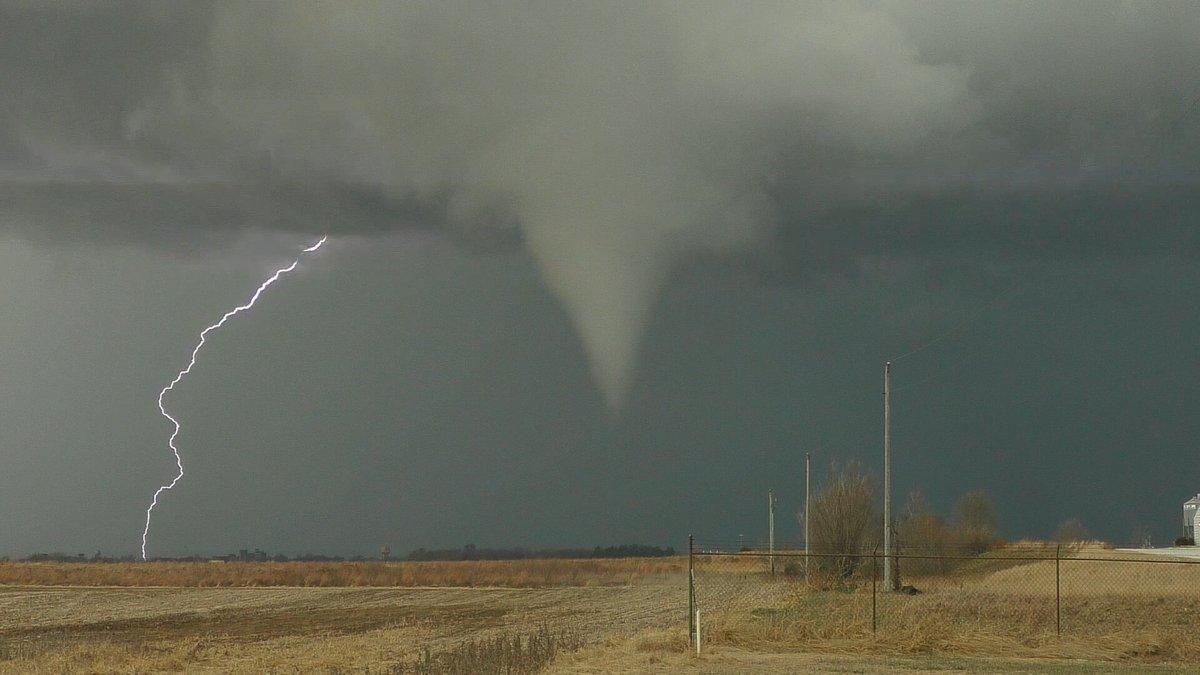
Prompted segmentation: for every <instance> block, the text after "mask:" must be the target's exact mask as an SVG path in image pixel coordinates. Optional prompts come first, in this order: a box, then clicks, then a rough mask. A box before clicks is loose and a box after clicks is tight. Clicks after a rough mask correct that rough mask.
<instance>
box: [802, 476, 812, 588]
mask: <svg viewBox="0 0 1200 675" xmlns="http://www.w3.org/2000/svg"><path fill="white" fill-rule="evenodd" d="M811 487H812V453H811V452H806V453H804V581H805V583H807V582H808V559H809V557H810V556H809V554H810V553H812V543H811V542H812V539H809V537H808V514H809V513H810V512H811V511H812V500H810V499H809V495H810V491H809V490H810V488H811Z"/></svg>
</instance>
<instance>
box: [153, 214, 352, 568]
mask: <svg viewBox="0 0 1200 675" xmlns="http://www.w3.org/2000/svg"><path fill="white" fill-rule="evenodd" d="M328 238H329V237H321V240H320V241H318V242H317V243H315V244H313V245H312V246H309V247H308V248H306V249H303V250H302V251H301V252H300V256H298V257H297V258H296V259H295V260H293V261H292V264H291V265H288V266H287V267H283V268H281V269H278V270H275V273H274V274H272V275H271V276H269V277H267V280H266V281H264V282H262V285H261V286H259V287H258V290H256V291H254V295H252V296H250V300H248V301H247V302H246V304H244V305H239V306H237V307H235V308H233V309H231V310H229V311H228V312H225V315H224V316H222V317H221V320H220V321H218V322H216V323H214V324H213V325H211V326H209V327H208V328H205V329H204V330H202V331H200V341H199V342H198V343H196V348H195V349H193V350H192V360H191V361H188V364H187V367H186V368H184V369H183V370H181V371H179V374H178V375H176V376H175V379H173V380H171V383H170V384H168V385H167V386H165V387H163V390H162V391H160V392H158V411H159V412H160V413H162V416H163V417H165V418H167V420H169V421H170V422H171V424H173V425H174V426H175V430H174V431H173V432H171V438H170V439H169V440H168V441H167V446H168V447H170V448H171V452H172V453H174V454H175V466H177V467H179V473H178V474H176V475H175V478H174V479H172V480H171V482H170V483H168V484H166V485H162V486H159V488H158V489H157V490H155V492H154V498H153V499H151V500H150V506H149V508H147V509H146V528H145V529H144V530H142V560H145V559H146V538H147V537H149V536H150V516H151V514H153V513H154V507H155V506H158V498H159V496H160V495H162V493H164V492H166V491H167V490H170V489H171V488H173V487H175V484H176V483H178V482H179V479H181V478H183V458H182V457H181V456H180V455H179V448H177V447H175V439H176V438H178V437H179V428H180V427H179V420H177V419H175V418H174V417H172V416H171V413H169V412H167V408H166V406H165V405H164V404H163V399H164V398H165V397H166V395H167V392H170V391H172V390H173V389H175V385H177V384H179V383H180V382H182V381H183V378H184V377H186V376H187V375H188V373H190V372H192V367H193V366H195V365H196V357H197V356H199V355H200V350H201V349H203V348H204V345H205V343H206V342H207V340H208V334H209V333H211V332H213V331H214V330H217V329H218V328H220V327H221V326H224V325H225V322H227V321H229V320H230V319H231V318H233V317H234V316H236V315H238V314H240V313H242V312H244V311H246V310H248V309H250V308H252V307H254V304H255V303H256V302H258V298H259V297H260V296H262V294H263V292H264V291H266V290H267V289H268V288H270V287H271V285H272V284H274V283H275V282H276V281H279V279H280V277H282V276H283V275H285V274H287V273H289V272H291V271H292V270H294V269H296V267H298V266H299V265H300V260H301V258H303V257H304V255H305V254H309V253H316V252H317V250H318V249H320V248H321V246H322V245H323V244H324V243H325V240H326V239H328Z"/></svg>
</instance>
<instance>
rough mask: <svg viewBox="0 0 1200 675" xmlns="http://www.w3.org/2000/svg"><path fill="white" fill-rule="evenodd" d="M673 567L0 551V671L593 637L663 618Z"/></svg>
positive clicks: (660, 622)
mask: <svg viewBox="0 0 1200 675" xmlns="http://www.w3.org/2000/svg"><path fill="white" fill-rule="evenodd" d="M685 567H686V561H680V560H679V559H669V560H628V561H623V560H616V561H523V562H508V563H498V562H478V563H475V562H472V563H390V564H386V565H384V564H372V563H226V564H209V563H142V564H137V563H125V564H110V565H109V564H103V563H98V564H94V565H93V564H78V565H76V564H55V563H39V564H36V565H32V564H24V563H8V564H3V565H0V580H3V582H4V583H5V584H7V585H3V586H0V672H13V673H18V672H19V673H24V672H88V671H91V672H116V671H125V672H132V671H139V672H154V671H189V672H197V671H220V672H229V671H234V672H264V671H271V670H275V671H285V672H287V671H297V670H299V671H310V670H331V669H332V670H338V671H340V670H347V671H356V672H365V671H366V672H388V671H389V670H391V669H393V668H395V667H396V666H397V665H398V664H403V663H410V662H412V661H414V660H415V659H416V658H417V657H418V655H419V654H420V653H421V652H422V651H424V650H426V649H428V650H429V651H430V652H432V653H434V654H436V653H438V652H439V651H443V650H452V649H454V647H455V646H456V645H458V644H461V643H462V642H464V641H467V640H477V639H481V638H487V637H488V636H499V635H504V636H516V635H528V634H530V633H533V632H536V631H539V630H546V629H549V630H552V631H570V632H571V633H572V634H576V635H579V636H580V637H582V638H583V639H585V640H587V641H588V642H589V643H596V642H599V641H603V640H604V639H606V638H607V637H608V636H611V635H632V634H637V633H639V632H640V631H643V630H647V629H650V630H657V629H664V628H666V627H668V626H669V625H670V624H671V623H672V621H674V622H676V623H677V622H678V618H679V617H678V616H677V615H678V614H679V611H678V607H679V606H680V604H679V603H680V601H681V600H682V599H684V598H685V597H686V596H685V595H684V593H685V591H684V590H682V589H683V588H684V587H683V586H682V585H681V582H682V580H683V578H684V577H683V572H682V570H683V569H684V568H685ZM14 581H19V582H21V584H20V585H16V584H14V583H13V582H14ZM171 582H175V583H171Z"/></svg>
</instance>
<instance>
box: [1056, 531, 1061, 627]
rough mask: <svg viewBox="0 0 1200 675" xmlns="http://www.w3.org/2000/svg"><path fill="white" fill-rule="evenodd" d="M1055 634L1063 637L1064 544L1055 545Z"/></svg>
mask: <svg viewBox="0 0 1200 675" xmlns="http://www.w3.org/2000/svg"><path fill="white" fill-rule="evenodd" d="M1054 634H1055V635H1058V636H1059V637H1062V544H1059V545H1058V546H1055V547H1054Z"/></svg>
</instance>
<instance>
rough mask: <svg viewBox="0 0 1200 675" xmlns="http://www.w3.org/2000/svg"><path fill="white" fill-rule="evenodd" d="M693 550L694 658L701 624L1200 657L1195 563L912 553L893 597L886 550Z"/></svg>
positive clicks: (933, 643)
mask: <svg viewBox="0 0 1200 675" xmlns="http://www.w3.org/2000/svg"><path fill="white" fill-rule="evenodd" d="M689 549H690V550H689V566H688V569H689V575H688V576H689V592H688V601H689V612H688V614H689V624H690V627H691V630H690V635H691V636H692V644H693V646H695V645H696V639H697V626H698V625H699V626H700V628H701V629H702V630H701V632H702V634H703V635H706V636H713V637H714V638H715V639H722V638H724V639H726V640H728V641H732V642H740V643H753V642H756V641H758V642H778V641H791V642H795V641H826V642H834V643H836V642H838V641H853V640H856V639H870V640H873V641H874V642H878V641H879V640H881V639H884V638H888V639H893V640H897V641H900V640H907V641H908V642H909V643H910V644H914V645H928V646H929V648H931V649H935V648H938V647H939V646H940V647H941V648H944V649H946V650H949V651H953V650H954V648H955V645H956V644H960V643H961V644H960V646H963V647H964V649H966V650H970V649H971V647H970V646H969V645H968V643H970V644H974V645H978V644H979V643H981V642H987V641H989V640H990V641H992V642H993V643H995V644H1021V645H1038V644H1047V643H1048V641H1058V640H1059V639H1060V637H1063V636H1065V637H1069V638H1070V639H1072V640H1075V641H1076V642H1080V641H1085V642H1086V641H1091V642H1096V643H1097V644H1103V645H1104V646H1105V647H1106V648H1112V649H1120V648H1122V645H1127V646H1128V649H1129V650H1155V649H1163V650H1166V651H1170V652H1171V654H1172V655H1175V656H1178V655H1198V654H1200V647H1192V646H1191V645H1192V644H1193V643H1195V642H1196V640H1195V638H1194V637H1193V636H1194V633H1195V626H1196V622H1197V619H1200V560H1188V559H1185V558H1178V557H1170V556H1158V555H1149V554H1139V553H1135V552H1126V551H1120V550H1113V549H1109V548H1106V547H1103V546H1101V545H1098V544H1073V545H1065V544H1064V545H1054V544H1043V543H1018V544H1010V545H1006V546H1003V547H1000V548H997V549H995V550H991V551H985V552H979V551H970V550H946V548H945V547H942V548H940V549H938V550H921V549H919V548H913V547H910V548H905V549H901V550H897V551H896V552H895V553H894V554H893V555H892V556H890V558H891V562H890V564H891V565H894V567H893V573H892V574H891V575H890V577H891V578H892V580H893V582H892V583H891V584H890V585H889V584H887V583H885V579H887V578H888V577H889V575H888V574H887V573H886V570H885V567H886V566H887V565H888V564H889V561H888V556H885V555H884V553H883V551H882V550H880V549H879V548H877V547H873V548H871V549H870V550H857V551H850V552H817V551H813V552H805V551H804V550H802V549H801V550H778V551H774V552H771V551H769V550H766V549H764V548H762V547H755V546H746V545H741V544H740V543H739V544H735V545H728V544H726V545H724V546H722V545H719V544H713V543H708V542H696V541H693V542H690V546H689ZM698 622H699V624H698ZM1134 638H1137V639H1134ZM705 639H706V640H707V639H708V638H705ZM1184 641H1186V644H1184ZM1176 642H1178V644H1176ZM1055 644H1061V642H1055ZM1147 645H1149V646H1147ZM1156 645H1157V646H1156ZM1134 655H1135V656H1136V655H1139V654H1134Z"/></svg>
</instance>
